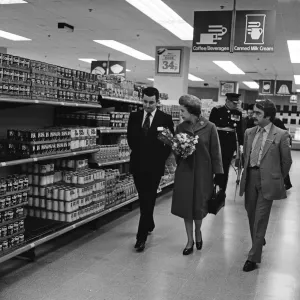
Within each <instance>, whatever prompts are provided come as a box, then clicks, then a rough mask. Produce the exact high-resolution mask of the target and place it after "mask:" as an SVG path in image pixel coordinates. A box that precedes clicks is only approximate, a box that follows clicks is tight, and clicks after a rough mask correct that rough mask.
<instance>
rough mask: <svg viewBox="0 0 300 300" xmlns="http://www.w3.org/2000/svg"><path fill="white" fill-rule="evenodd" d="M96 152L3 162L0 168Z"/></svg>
mask: <svg viewBox="0 0 300 300" xmlns="http://www.w3.org/2000/svg"><path fill="white" fill-rule="evenodd" d="M97 151H99V148H95V149H89V150H81V151H74V152H65V153H60V154H53V155H46V156H40V157H30V158H24V159H18V160H11V161H4V162H0V168H1V167H9V166H16V165H22V164H28V163H33V162H38V161H43V160H48V159H57V158H64V157H70V156H77V155H81V154H88V153H94V152H97Z"/></svg>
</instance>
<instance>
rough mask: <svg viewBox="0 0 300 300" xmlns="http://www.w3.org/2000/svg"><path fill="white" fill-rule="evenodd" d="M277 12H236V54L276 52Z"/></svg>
mask: <svg viewBox="0 0 300 300" xmlns="http://www.w3.org/2000/svg"><path fill="white" fill-rule="evenodd" d="M275 31H276V11H274V10H241V11H237V12H236V23H235V40H234V52H262V53H269V52H274V41H275V33H276V32H275Z"/></svg>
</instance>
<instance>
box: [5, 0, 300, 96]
mask: <svg viewBox="0 0 300 300" xmlns="http://www.w3.org/2000/svg"><path fill="white" fill-rule="evenodd" d="M27 1H28V2H29V3H28V4H18V5H16V4H15V5H2V6H1V10H0V30H4V31H8V32H11V33H14V34H18V35H21V36H25V37H27V38H30V39H32V41H30V42H11V41H9V40H6V39H2V38H0V46H2V47H7V48H8V53H11V54H14V55H19V56H25V57H28V58H31V59H35V60H41V61H46V62H48V63H53V64H58V65H62V66H65V67H70V68H78V69H81V70H86V71H88V70H89V67H90V65H89V64H87V63H85V62H81V61H79V60H78V58H95V59H99V60H105V59H107V57H108V54H109V53H110V55H111V57H110V58H111V59H112V60H126V61H127V68H128V69H130V70H131V71H132V72H130V73H128V76H127V77H128V79H129V80H134V81H139V82H145V83H149V82H148V81H147V78H148V77H152V76H153V74H154V62H153V61H140V60H137V59H135V58H132V57H130V56H127V55H125V54H122V53H119V52H117V51H114V50H109V48H106V47H105V46H101V45H100V44H97V43H95V42H93V40H95V39H113V40H117V41H119V42H122V43H124V44H127V45H129V46H131V47H133V48H135V49H137V50H140V51H142V52H144V53H146V54H149V55H151V56H154V47H155V46H157V45H159V46H162V45H168V46H171V45H174V46H190V47H191V45H192V42H183V41H181V40H179V39H178V38H177V37H175V36H174V35H173V34H171V33H170V32H168V31H167V30H165V29H164V28H163V27H161V26H160V25H158V24H157V23H155V22H154V21H152V20H151V19H149V18H148V17H146V16H145V15H144V14H142V13H141V12H140V11H138V10H137V9H135V8H134V7H133V6H131V5H129V4H128V3H127V2H126V1H125V0H27ZM149 1H151V0H149ZM164 2H165V3H166V4H168V5H169V6H170V7H171V8H172V9H173V10H175V11H176V12H177V13H178V14H179V15H180V16H181V17H182V18H183V19H184V20H185V21H187V22H188V23H190V24H191V25H193V18H194V11H197V10H198V11H199V10H220V6H221V5H223V6H225V8H224V9H225V10H231V9H232V5H233V0H164ZM237 9H276V10H277V25H276V35H277V36H276V42H275V53H272V54H228V53H226V54H222V53H212V54H209V53H202V54H196V53H195V54H194V53H193V54H192V55H191V62H190V73H192V74H193V75H196V76H199V77H201V78H202V79H204V80H205V82H207V83H209V86H210V87H215V86H218V82H219V80H238V81H246V80H251V79H254V80H256V79H275V77H276V76H277V79H285V80H293V75H294V74H300V64H298V65H295V64H294V65H292V64H291V62H290V58H289V52H288V47H287V42H286V41H287V40H288V39H300V21H299V16H300V1H299V0H279V1H275V0H252V1H249V0H237ZM58 22H66V23H68V24H71V25H73V26H74V27H75V30H74V32H71V33H70V32H65V31H60V30H59V29H57V23H58ZM213 60H232V61H233V62H234V63H235V64H236V65H238V67H240V68H241V69H242V70H243V71H244V72H246V75H243V76H237V75H235V76H232V75H229V74H227V73H226V72H225V71H223V70H222V69H220V68H219V67H218V66H216V65H215V64H214V63H213V62H212V61H213ZM189 84H190V86H203V82H201V83H195V82H191V81H189ZM241 87H242V88H246V86H244V85H243V84H241ZM298 88H299V87H298ZM295 89H296V86H294V90H295Z"/></svg>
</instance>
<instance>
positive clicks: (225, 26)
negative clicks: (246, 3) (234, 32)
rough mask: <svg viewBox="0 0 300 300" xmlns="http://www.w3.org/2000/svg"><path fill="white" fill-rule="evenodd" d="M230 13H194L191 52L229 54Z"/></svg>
mask: <svg viewBox="0 0 300 300" xmlns="http://www.w3.org/2000/svg"><path fill="white" fill-rule="evenodd" d="M231 24H232V12H231V11H195V15H194V39H193V52H229V50H230V36H231Z"/></svg>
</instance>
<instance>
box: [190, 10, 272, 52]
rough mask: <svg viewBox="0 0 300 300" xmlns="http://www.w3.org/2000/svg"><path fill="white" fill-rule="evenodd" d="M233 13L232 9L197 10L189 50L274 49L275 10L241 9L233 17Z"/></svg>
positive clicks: (262, 50)
mask: <svg viewBox="0 0 300 300" xmlns="http://www.w3.org/2000/svg"><path fill="white" fill-rule="evenodd" d="M232 15H233V12H232V11H196V12H195V15H194V37H193V48H192V51H193V52H230V51H233V52H253V53H254V52H261V53H272V52H274V41H275V34H276V11H274V10H240V11H236V18H235V20H234V19H233V17H232ZM233 21H235V22H234V24H233ZM233 25H234V26H233ZM232 30H233V33H234V41H233V40H231V36H232ZM231 48H232V49H231Z"/></svg>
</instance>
